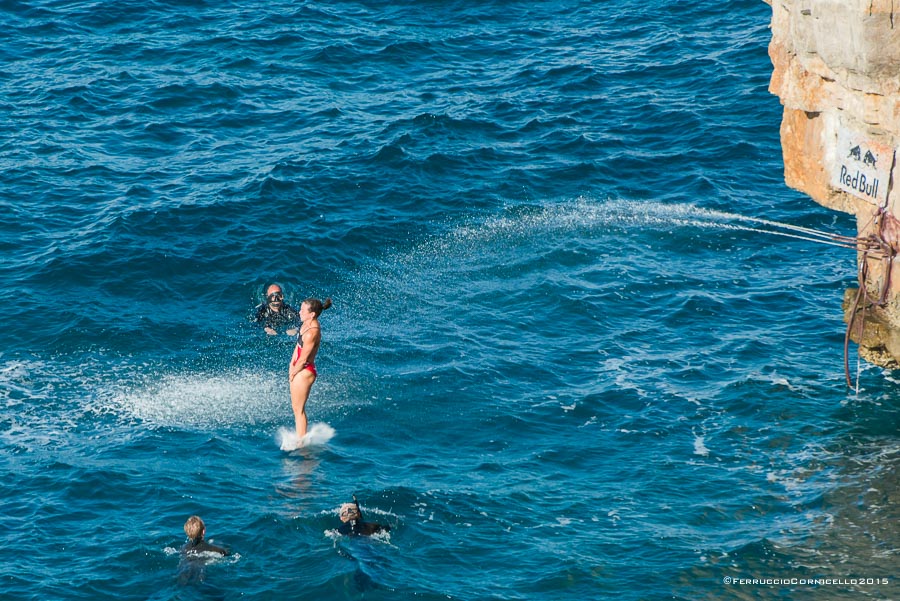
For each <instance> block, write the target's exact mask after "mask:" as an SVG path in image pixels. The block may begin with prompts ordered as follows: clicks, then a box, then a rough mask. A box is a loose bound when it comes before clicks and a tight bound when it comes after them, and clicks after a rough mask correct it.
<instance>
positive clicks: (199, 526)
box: [184, 515, 206, 541]
mask: <svg viewBox="0 0 900 601" xmlns="http://www.w3.org/2000/svg"><path fill="white" fill-rule="evenodd" d="M204 532H206V525H205V524H204V523H203V520H201V519H200V516H196V515H192V516H191V517H189V518H188V520H187V521H186V522H185V523H184V533H185V534H187V537H188V538H189V539H191V540H192V541H198V540H201V539H202V538H203V534H204Z"/></svg>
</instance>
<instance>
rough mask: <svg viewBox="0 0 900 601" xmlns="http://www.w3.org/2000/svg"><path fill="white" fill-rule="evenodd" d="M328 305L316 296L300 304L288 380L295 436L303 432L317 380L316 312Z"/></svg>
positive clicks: (318, 335) (319, 334) (319, 336)
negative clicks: (308, 405)
mask: <svg viewBox="0 0 900 601" xmlns="http://www.w3.org/2000/svg"><path fill="white" fill-rule="evenodd" d="M330 306H331V299H330V298H327V299H325V302H324V303H323V302H322V301H320V300H319V299H317V298H308V299H306V300H305V301H303V302H302V303H301V304H300V320H301V321H302V324H301V326H300V332H299V333H298V334H297V346H296V348H295V349H294V353H293V355H292V356H291V363H290V365H289V366H288V382H289V383H290V388H291V408H292V409H293V410H294V421H295V422H296V429H297V439H298V440H302V439H303V437H304V436H305V435H306V428H307V424H308V422H307V418H306V401H307V399H309V391H310V390H312V385H313V383H314V382H315V381H316V377H317V376H318V373H317V372H316V354H317V353H318V352H319V344H321V342H322V331H321V329H320V328H319V315H321V314H322V311H324V310H325V309H327V308H328V307H330Z"/></svg>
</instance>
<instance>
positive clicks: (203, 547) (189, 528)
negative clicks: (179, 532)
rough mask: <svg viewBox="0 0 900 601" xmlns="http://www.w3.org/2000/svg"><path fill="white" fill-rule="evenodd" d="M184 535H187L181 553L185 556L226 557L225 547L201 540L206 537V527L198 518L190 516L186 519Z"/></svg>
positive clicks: (226, 550)
mask: <svg viewBox="0 0 900 601" xmlns="http://www.w3.org/2000/svg"><path fill="white" fill-rule="evenodd" d="M184 533H185V534H187V537H188V540H187V542H186V543H185V544H184V547H182V548H181V552H182V553H184V554H185V555H199V554H200V553H218V554H219V555H223V556H224V555H228V549H226V548H225V547H220V546H218V545H214V544H212V543H208V542H206V541H205V540H204V539H203V537H204V536H205V535H206V525H205V524H204V523H203V520H202V519H200V516H196V515H192V516H191V517H189V518H188V520H187V521H186V522H185V523H184Z"/></svg>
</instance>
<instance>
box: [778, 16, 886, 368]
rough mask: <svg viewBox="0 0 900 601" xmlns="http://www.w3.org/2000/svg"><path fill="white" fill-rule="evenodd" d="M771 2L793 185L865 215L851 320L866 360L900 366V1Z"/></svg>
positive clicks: (860, 218)
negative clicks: (897, 258) (898, 255)
mask: <svg viewBox="0 0 900 601" xmlns="http://www.w3.org/2000/svg"><path fill="white" fill-rule="evenodd" d="M764 1H765V2H767V3H768V4H770V5H771V7H772V24H771V27H772V41H771V43H770V44H769V56H770V57H771V59H772V65H773V67H774V70H773V73H772V80H771V83H770V85H769V90H770V91H771V92H772V93H773V94H776V95H777V96H778V97H779V98H780V99H781V102H782V104H783V105H784V115H783V118H782V123H781V145H782V151H783V154H784V177H785V182H786V183H787V184H788V185H789V186H791V187H792V188H796V189H798V190H800V191H802V192H805V193H807V194H809V195H810V196H811V197H812V198H813V199H814V200H815V201H817V202H819V203H820V204H822V205H824V206H826V207H829V208H833V209H836V210H839V211H844V212H848V213H853V214H855V215H856V219H857V235H858V240H859V243H858V245H857V248H858V258H859V261H860V274H861V275H860V289H861V291H862V293H860V294H857V292H854V291H848V292H849V294H848V295H847V297H846V298H847V302H846V303H845V310H846V314H847V319H848V321H851V322H854V328H852V336H853V338H854V340H856V341H857V342H859V344H860V353H861V354H862V355H863V356H864V357H865V358H866V359H868V360H869V361H872V362H873V363H876V364H878V365H884V366H888V367H900V269H897V268H896V266H895V261H894V255H895V254H896V253H897V251H898V250H900V219H898V217H900V201H898V199H897V197H898V195H900V168H898V166H897V151H896V149H897V147H898V145H900V0H764ZM895 11H896V12H895ZM897 262H898V263H900V261H897ZM864 322H865V323H866V325H865V327H863V323H864Z"/></svg>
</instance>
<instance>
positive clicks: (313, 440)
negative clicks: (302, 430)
mask: <svg viewBox="0 0 900 601" xmlns="http://www.w3.org/2000/svg"><path fill="white" fill-rule="evenodd" d="M333 437H334V428H332V427H331V426H329V425H328V424H325V423H322V422H317V423H315V424H313V425H312V426H310V428H309V430H307V431H306V434H305V435H304V436H303V437H302V438H300V437H299V436H297V432H296V430H294V429H292V428H278V432H277V433H276V434H275V440H276V441H278V446H279V447H280V448H281V450H282V451H295V450H297V449H299V448H301V447H312V446H318V445H323V444H325V443H326V442H328V441H329V440H331V439H332V438H333Z"/></svg>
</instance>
